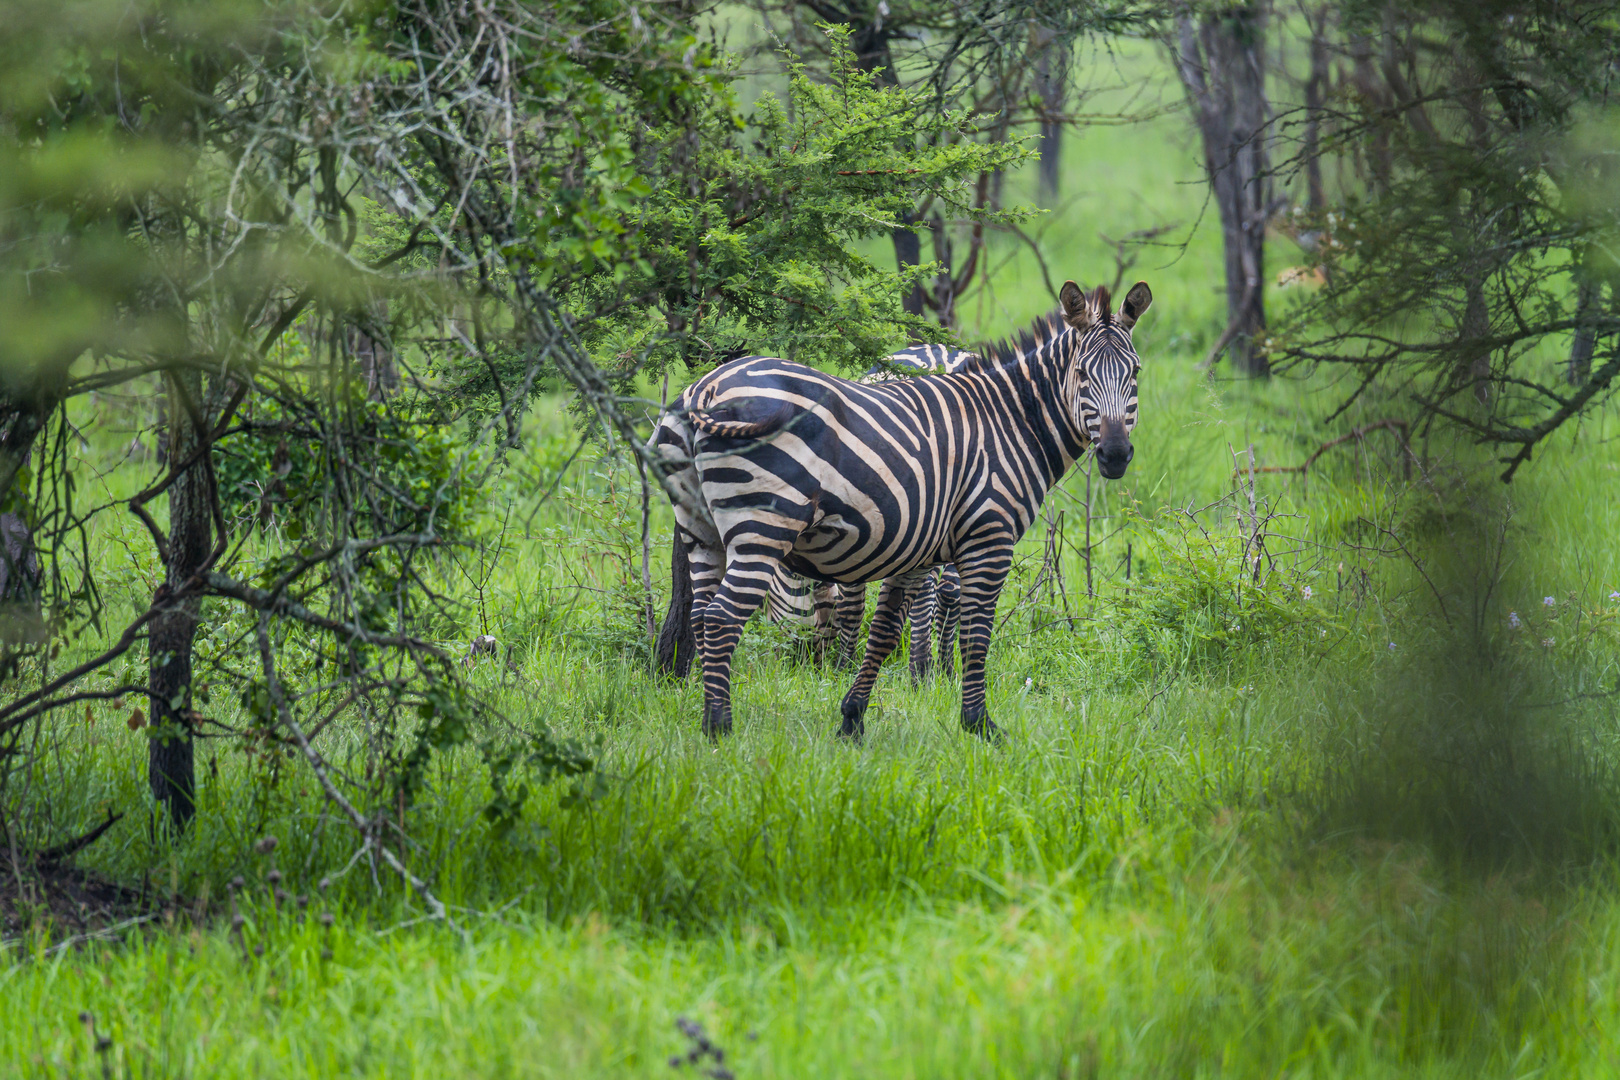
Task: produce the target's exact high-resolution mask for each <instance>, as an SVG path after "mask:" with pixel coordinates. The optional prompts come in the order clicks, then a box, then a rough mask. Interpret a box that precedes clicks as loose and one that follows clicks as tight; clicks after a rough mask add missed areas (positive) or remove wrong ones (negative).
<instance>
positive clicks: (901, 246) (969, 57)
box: [753, 0, 1160, 326]
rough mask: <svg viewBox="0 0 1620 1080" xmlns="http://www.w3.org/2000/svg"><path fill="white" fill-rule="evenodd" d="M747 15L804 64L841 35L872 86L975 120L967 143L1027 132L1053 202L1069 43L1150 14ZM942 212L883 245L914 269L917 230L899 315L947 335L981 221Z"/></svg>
mask: <svg viewBox="0 0 1620 1080" xmlns="http://www.w3.org/2000/svg"><path fill="white" fill-rule="evenodd" d="M753 6H754V7H755V10H757V11H759V12H760V13H761V15H762V16H763V17H764V18H765V20H766V25H767V27H768V28H769V29H771V30H773V31H775V32H777V33H780V34H782V36H784V37H785V38H786V39H787V40H789V41H791V42H792V43H793V44H794V46H795V48H796V49H797V51H798V52H799V53H800V54H801V55H805V56H814V55H818V54H819V55H821V56H823V57H825V56H826V47H825V45H824V44H823V43H822V42H821V41H820V40H818V39H819V38H820V37H821V32H820V29H819V27H820V26H822V25H833V26H837V27H841V28H844V29H846V30H847V31H848V32H849V41H850V46H851V48H852V49H853V51H854V55H855V60H856V65H857V67H858V68H859V69H860V70H862V71H866V72H870V73H872V75H873V77H874V78H876V79H877V80H878V81H879V83H881V84H882V85H885V86H903V87H905V88H907V89H909V90H913V91H916V92H917V93H918V94H919V97H918V100H919V101H922V102H924V103H926V104H927V105H928V106H929V108H930V109H932V110H933V111H936V112H948V111H950V110H953V109H966V110H967V111H969V112H971V113H974V114H976V115H978V116H981V117H983V120H982V122H981V123H980V124H979V125H978V126H977V129H976V130H975V132H974V133H973V134H972V136H971V137H972V138H974V139H977V140H979V141H984V142H1005V141H1007V140H1010V139H1017V138H1018V137H1019V134H1020V133H1021V132H1023V131H1034V132H1038V133H1039V135H1040V144H1039V149H1038V153H1039V154H1040V155H1041V161H1042V170H1043V171H1042V174H1041V175H1042V178H1043V183H1046V184H1047V185H1048V186H1049V187H1051V189H1052V190H1053V191H1054V192H1055V185H1056V177H1057V171H1056V169H1057V164H1058V155H1059V153H1060V152H1061V143H1060V132H1061V130H1062V128H1063V126H1064V125H1066V124H1069V123H1072V122H1073V121H1072V119H1071V117H1072V113H1071V112H1070V111H1069V110H1068V108H1067V107H1066V106H1067V99H1068V98H1069V97H1070V96H1071V95H1072V94H1073V92H1074V88H1073V86H1072V84H1071V83H1070V82H1069V80H1068V79H1067V78H1066V73H1067V68H1068V66H1069V65H1070V64H1071V63H1072V58H1073V55H1074V51H1073V50H1074V46H1075V44H1076V42H1077V41H1078V40H1079V39H1080V38H1081V37H1083V36H1085V35H1089V34H1111V33H1119V32H1124V31H1128V30H1132V29H1135V28H1139V27H1143V26H1146V25H1147V24H1148V23H1149V21H1150V20H1151V19H1152V18H1153V17H1154V16H1155V15H1156V13H1158V11H1159V10H1160V9H1159V6H1158V5H1156V4H1154V3H1149V2H1143V0H1095V2H1087V3H1060V2H1056V0H1022V2H1020V3H1016V4H1010V5H1002V6H998V7H996V8H994V9H987V8H984V7H983V6H981V5H974V4H968V3H963V2H961V0H895V2H894V3H890V2H889V0H755V3H754V5H753ZM962 137H963V136H962V135H961V134H960V133H950V134H941V133H940V132H939V131H930V132H928V133H918V134H917V135H914V136H911V137H909V138H907V139H906V140H905V145H906V146H908V147H913V146H917V145H921V144H924V143H926V142H927V141H928V140H930V139H936V140H937V139H939V138H948V139H953V140H954V139H960V138H962ZM1002 175H1003V173H1002V170H1000V169H996V168H990V169H987V170H986V171H985V172H984V174H983V175H982V176H980V177H979V178H978V183H977V187H976V194H975V205H976V206H979V207H981V208H995V207H997V206H999V205H1000V203H1001V190H1000V187H1001V177H1002ZM946 209H947V208H944V207H940V206H937V205H936V204H934V203H933V202H931V201H929V200H928V198H927V197H926V196H924V197H922V198H921V199H920V200H919V201H918V202H917V203H915V204H914V205H913V206H912V207H910V208H909V209H908V210H907V211H906V212H905V213H904V214H902V215H901V217H900V220H899V221H898V222H897V224H896V227H895V229H894V230H893V232H892V234H891V240H892V242H893V245H894V253H895V261H896V264H897V265H898V266H899V267H900V268H901V269H902V270H904V269H907V268H910V267H915V266H917V265H919V264H920V262H921V260H922V235H921V234H922V231H923V230H924V229H926V230H927V232H928V234H929V237H930V239H931V241H932V243H931V247H932V249H933V256H934V260H933V261H934V264H935V272H934V273H933V274H932V275H931V277H932V280H930V281H927V282H924V281H921V280H919V282H918V285H917V287H916V289H915V290H914V291H912V292H911V293H910V294H908V296H907V297H906V301H905V303H906V310H907V311H909V312H912V313H913V314H919V315H920V314H923V313H924V312H925V311H926V312H929V313H931V314H932V315H933V317H934V318H936V319H937V320H938V321H939V322H940V323H941V324H943V325H945V326H955V324H956V313H957V310H958V307H959V303H960V298H961V297H962V296H963V294H964V293H966V292H967V290H968V289H969V288H970V287H972V286H973V284H974V283H975V282H976V281H979V280H982V279H980V278H979V277H978V273H979V269H980V266H981V264H982V253H983V249H984V243H985V231H984V228H983V225H982V223H981V222H977V221H972V220H966V221H964V220H963V219H961V218H959V217H953V216H952V215H951V214H949V213H947V212H945V211H946ZM964 229H965V232H966V236H965V238H964V237H962V236H961V235H960V234H961V233H962V232H963V231H964ZM964 239H965V243H963V241H964ZM958 244H961V246H962V249H963V250H958ZM1054 299H1055V298H1054Z"/></svg>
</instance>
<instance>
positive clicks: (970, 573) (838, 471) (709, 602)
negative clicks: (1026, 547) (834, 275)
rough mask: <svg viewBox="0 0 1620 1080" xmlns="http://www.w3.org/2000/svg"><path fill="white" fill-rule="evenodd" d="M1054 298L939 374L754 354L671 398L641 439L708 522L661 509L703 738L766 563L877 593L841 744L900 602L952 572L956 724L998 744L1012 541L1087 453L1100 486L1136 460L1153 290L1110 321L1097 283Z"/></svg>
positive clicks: (1138, 291) (714, 719)
mask: <svg viewBox="0 0 1620 1080" xmlns="http://www.w3.org/2000/svg"><path fill="white" fill-rule="evenodd" d="M1058 301H1059V305H1060V306H1059V309H1058V312H1057V313H1055V314H1053V315H1049V316H1046V317H1045V318H1043V319H1041V320H1039V321H1037V322H1036V324H1035V325H1034V326H1033V327H1032V328H1031V329H1030V330H1029V331H1026V332H1025V333H1024V334H1023V335H1022V336H1021V337H1020V338H1019V340H1018V341H1017V342H1016V343H1003V344H1002V345H1000V346H997V347H994V348H991V349H989V350H986V353H985V355H984V356H983V357H981V358H980V360H979V361H978V362H977V363H973V364H969V365H968V366H967V367H966V368H964V369H963V370H961V371H958V372H955V373H952V374H943V375H923V376H918V377H915V378H910V379H904V380H895V381H892V382H884V383H879V384H877V385H863V384H861V383H857V382H852V381H850V380H847V379H840V378H837V377H836V376H831V375H825V374H823V373H821V372H819V371H816V370H814V369H813V368H808V367H805V366H803V365H800V364H795V363H792V362H791V361H786V360H781V359H777V358H775V357H763V356H751V357H743V358H741V359H738V360H734V361H732V362H730V363H728V364H725V365H722V366H721V367H719V368H716V369H715V370H714V371H712V372H710V373H709V374H708V375H705V376H704V377H703V378H701V379H699V380H698V381H697V382H695V383H693V384H692V385H691V386H689V387H688V388H687V389H686V390H685V391H684V392H683V393H682V394H681V396H680V399H679V402H678V407H677V408H676V409H675V410H673V411H671V412H670V413H668V414H666V415H665V416H664V417H663V418H662V419H661V420H660V421H659V423H658V425H657V427H656V428H655V429H654V432H653V436H652V440H651V445H652V446H653V448H654V449H655V451H656V452H657V453H660V454H662V455H663V456H664V457H665V460H666V461H668V462H669V464H670V465H671V466H673V467H674V468H675V471H676V473H677V475H675V476H673V477H672V479H673V480H674V481H675V482H676V483H677V484H678V485H679V486H680V487H681V488H683V489H684V490H686V491H688V492H689V493H691V494H692V497H693V499H694V500H695V501H696V502H698V503H701V509H702V510H703V511H705V513H704V514H702V515H699V514H696V513H693V512H692V507H690V506H687V505H685V504H684V503H677V504H676V507H675V517H676V524H677V526H678V527H679V528H680V530H681V531H682V533H683V536H684V538H685V539H686V541H687V542H688V544H689V546H690V565H691V580H692V591H693V608H692V610H693V622H694V628H695V632H696V636H697V647H698V651H699V653H700V655H701V657H702V661H703V693H704V712H703V730H704V732H705V734H707V735H708V736H709V737H710V738H718V737H719V736H721V735H723V734H727V733H729V732H730V731H731V728H732V710H731V657H732V654H733V652H734V651H735V650H736V647H737V640H738V638H739V637H740V636H741V633H742V627H743V624H744V623H745V622H746V621H747V620H748V617H749V616H750V615H751V614H753V612H754V611H756V610H757V609H758V608H759V607H760V605H761V604H762V603H764V602H765V601H766V598H767V593H768V592H769V587H770V583H771V581H772V580H773V579H774V578H775V577H776V572H777V567H779V566H783V565H785V566H786V567H787V568H788V569H789V570H792V571H793V572H795V573H798V574H800V575H803V576H805V577H809V578H812V579H814V580H817V581H828V582H836V583H839V584H860V583H864V582H871V581H882V582H883V587H882V588H881V589H880V590H879V593H878V602H877V609H876V612H875V614H874V615H873V618H872V627H871V631H870V633H869V636H868V639H867V645H866V654H865V657H864V659H863V660H862V662H861V666H860V669H859V671H858V672H857V673H856V676H855V681H854V683H853V685H852V686H851V687H850V689H849V692H848V693H847V694H845V696H844V699H843V701H842V703H841V704H840V706H839V713H840V716H841V723H840V725H839V734H840V735H843V736H847V737H850V738H854V739H859V738H861V737H862V736H863V735H864V733H865V714H866V709H867V705H868V703H869V701H870V700H871V694H872V688H873V686H874V684H875V683H876V681H877V673H878V668H879V667H880V666H881V665H882V663H883V661H884V659H886V658H887V656H888V655H889V653H890V652H892V651H893V649H894V647H895V645H896V643H897V641H898V639H899V630H900V614H901V611H902V610H903V606H904V603H905V601H906V599H907V598H908V597H909V595H910V593H911V591H912V589H913V588H914V586H915V585H916V584H917V583H918V582H919V581H920V580H921V579H922V577H923V576H924V575H925V574H926V573H927V572H928V571H929V570H930V569H932V568H933V567H935V566H938V565H941V564H943V563H947V562H954V563H955V564H956V567H957V570H958V572H959V574H960V577H961V588H962V598H961V607H962V622H963V631H962V646H963V649H962V714H961V723H962V727H963V728H964V729H965V730H967V731H969V732H971V733H973V734H976V735H979V736H981V737H983V738H986V739H993V738H997V737H999V729H998V728H997V727H996V725H995V724H994V723H993V722H992V721H991V719H990V717H989V714H988V712H987V710H986V708H985V656H986V653H987V651H988V649H989V645H990V632H991V627H992V622H993V619H994V615H995V606H996V600H997V599H998V597H999V596H1000V594H1001V588H1002V586H1003V585H1004V584H1005V583H1006V580H1007V573H1008V571H1009V569H1010V568H1011V565H1012V555H1013V546H1014V545H1015V544H1016V543H1017V541H1018V539H1019V537H1020V536H1022V535H1023V533H1024V532H1025V531H1026V530H1027V529H1028V528H1029V526H1030V524H1031V523H1032V522H1033V521H1034V520H1035V517H1036V514H1037V513H1038V511H1039V509H1040V505H1041V502H1042V500H1044V498H1045V497H1046V493H1047V492H1048V491H1049V490H1051V488H1052V487H1053V486H1054V485H1056V484H1057V482H1058V481H1059V480H1060V479H1061V478H1062V477H1063V474H1064V473H1065V472H1067V471H1068V468H1069V466H1070V465H1072V464H1073V463H1074V462H1075V461H1076V460H1077V459H1078V458H1079V457H1080V456H1081V454H1083V453H1084V452H1085V450H1086V448H1087V447H1088V446H1090V447H1094V448H1095V453H1096V460H1097V465H1098V471H1099V472H1100V473H1101V474H1102V476H1103V477H1104V478H1106V479H1109V480H1117V479H1119V478H1120V477H1122V476H1124V475H1125V471H1126V469H1127V467H1128V466H1129V465H1130V462H1131V459H1132V457H1134V456H1135V448H1134V447H1133V446H1132V445H1131V437H1130V436H1131V431H1132V430H1133V429H1134V428H1135V426H1136V411H1137V391H1136V386H1137V374H1138V372H1139V370H1140V367H1141V362H1140V360H1139V359H1138V357H1137V354H1136V349H1135V346H1134V345H1133V344H1132V342H1131V330H1132V328H1133V327H1134V326H1135V325H1136V322H1137V320H1138V319H1140V318H1141V316H1142V314H1143V313H1144V312H1146V311H1147V309H1148V307H1149V305H1150V304H1151V303H1152V302H1153V294H1152V291H1151V290H1150V289H1149V288H1148V286H1147V283H1146V282H1137V283H1136V284H1135V285H1134V286H1132V287H1131V289H1130V290H1129V292H1127V293H1126V295H1125V300H1124V302H1123V304H1121V306H1120V309H1119V311H1118V312H1117V313H1116V312H1114V311H1113V310H1112V306H1111V303H1110V297H1109V293H1108V289H1107V287H1106V286H1099V287H1098V288H1097V289H1096V290H1095V291H1093V292H1092V293H1090V294H1087V293H1085V292H1083V291H1082V290H1081V289H1080V288H1079V286H1077V285H1076V284H1075V283H1074V282H1072V281H1068V282H1065V283H1064V285H1063V288H1062V289H1061V290H1060V291H1059V294H1058Z"/></svg>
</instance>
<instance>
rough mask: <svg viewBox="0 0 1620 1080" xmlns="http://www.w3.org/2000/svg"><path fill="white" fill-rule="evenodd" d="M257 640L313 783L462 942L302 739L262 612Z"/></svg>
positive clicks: (274, 698) (268, 681)
mask: <svg viewBox="0 0 1620 1080" xmlns="http://www.w3.org/2000/svg"><path fill="white" fill-rule="evenodd" d="M258 638H259V660H260V662H261V663H262V664H263V665H264V681H265V686H266V688H267V689H268V691H269V694H270V703H271V705H273V706H274V707H275V710H276V715H277V716H279V717H280V719H281V723H282V726H284V727H285V728H286V729H287V730H288V731H290V732H292V736H293V738H294V739H295V740H297V742H298V749H299V750H301V751H303V754H304V759H305V760H306V761H308V762H309V767H310V770H311V771H312V772H314V774H315V779H316V781H317V782H319V783H320V785H321V788H322V790H323V791H325V792H326V797H327V798H328V799H330V800H331V801H332V802H333V803H335V804H337V806H338V808H339V809H340V810H342V811H343V813H344V815H345V816H346V817H347V818H348V819H349V823H350V824H352V825H353V826H354V828H355V831H357V832H358V833H359V834H360V837H361V839H362V840H363V841H364V843H365V845H366V848H365V849H366V850H375V851H376V852H377V854H378V855H380V856H382V860H383V862H385V863H387V864H388V866H389V868H390V869H392V870H393V871H394V872H395V873H396V874H398V875H399V876H400V877H401V878H402V879H403V880H404V881H405V882H406V883H407V884H409V885H410V887H411V888H412V889H414V890H416V894H417V895H418V896H420V897H421V898H422V902H423V903H424V904H426V905H427V908H428V910H429V911H430V912H432V913H433V916H434V917H435V918H437V919H440V920H442V921H443V922H444V924H445V925H446V926H448V927H450V929H452V930H454V931H455V932H456V933H458V934H460V935H461V936H462V937H463V938H464V939H465V938H466V937H467V932H466V931H465V930H463V929H462V928H461V927H460V926H458V925H457V924H456V921H455V919H453V918H451V917H450V912H449V911H447V910H446V909H445V906H444V903H443V902H442V901H440V900H439V898H438V897H436V896H434V895H433V892H432V891H431V890H430V889H429V888H428V887H427V882H425V881H423V880H422V879H421V878H419V877H417V876H416V875H415V874H413V873H411V872H410V870H408V869H407V868H406V867H405V864H404V863H402V862H400V861H399V859H398V858H397V857H396V856H395V855H394V853H393V852H392V851H390V850H389V848H388V845H387V844H384V843H382V842H381V841H380V840H378V839H377V837H376V836H375V835H374V833H375V832H376V829H375V827H374V825H373V823H372V822H370V821H368V820H367V819H366V816H365V815H364V814H362V813H361V812H360V811H359V810H356V809H355V807H354V804H353V803H351V802H350V801H349V800H348V799H347V798H345V797H344V795H343V793H342V792H341V791H339V790H338V789H337V785H336V784H334V783H333V782H332V776H331V774H330V773H329V772H328V771H327V768H326V759H325V758H323V757H321V755H320V754H319V753H318V752H317V751H316V750H315V748H314V747H313V746H311V745H310V743H309V740H308V739H307V738H305V736H304V730H303V728H301V727H299V725H298V720H297V719H296V718H295V717H294V716H293V713H292V709H291V708H289V707H288V705H287V698H286V695H285V694H284V693H282V689H281V682H280V680H278V679H277V678H276V658H275V652H274V650H272V649H271V648H270V616H269V614H268V613H266V612H264V611H260V612H259V632H258Z"/></svg>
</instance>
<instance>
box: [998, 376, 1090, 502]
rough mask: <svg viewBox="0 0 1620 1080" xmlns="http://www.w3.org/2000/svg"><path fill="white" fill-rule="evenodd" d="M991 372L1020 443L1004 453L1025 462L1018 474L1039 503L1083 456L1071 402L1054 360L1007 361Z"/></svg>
mask: <svg viewBox="0 0 1620 1080" xmlns="http://www.w3.org/2000/svg"><path fill="white" fill-rule="evenodd" d="M996 374H997V376H998V377H997V378H996V380H995V386H996V388H997V391H998V395H999V397H1000V398H1001V404H1002V405H1003V407H1004V410H1005V415H1006V416H1007V418H1008V419H1009V420H1011V421H1012V422H1013V426H1014V429H1015V430H1014V432H1013V434H1015V435H1016V436H1017V440H1016V441H1017V442H1018V443H1019V444H1020V445H1019V446H1018V447H1016V448H1014V447H1007V448H1005V449H1006V450H1007V451H1008V452H1016V453H1017V455H1018V456H1019V457H1020V458H1022V459H1024V461H1023V468H1021V469H1019V470H1018V471H1019V472H1020V473H1024V474H1025V475H1026V476H1027V478H1028V480H1029V481H1030V483H1031V486H1032V487H1033V488H1035V490H1032V491H1031V492H1030V494H1031V495H1033V496H1034V498H1035V502H1036V503H1037V504H1039V503H1040V501H1041V499H1042V498H1043V497H1044V496H1045V495H1046V493H1047V492H1048V491H1050V490H1051V489H1052V488H1053V487H1054V486H1055V485H1056V484H1057V482H1058V481H1059V480H1061V479H1063V474H1064V473H1066V472H1068V471H1069V466H1070V465H1073V464H1074V463H1075V462H1076V461H1077V460H1079V458H1080V455H1081V454H1082V453H1084V452H1085V440H1084V437H1083V436H1082V435H1081V433H1080V430H1079V428H1078V427H1077V426H1076V424H1075V421H1074V409H1073V407H1072V406H1071V404H1070V396H1071V391H1069V390H1068V389H1067V388H1066V387H1065V379H1064V376H1063V371H1062V366H1061V365H1060V364H1059V363H1058V361H1057V360H1056V359H1055V358H1053V357H1049V356H1045V355H1041V354H1036V355H1034V356H1025V357H1023V358H1022V359H1020V360H1019V361H1017V362H1015V363H1009V364H1007V365H1005V366H1004V367H1002V368H1001V370H1000V371H998V372H997V373H996Z"/></svg>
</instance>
